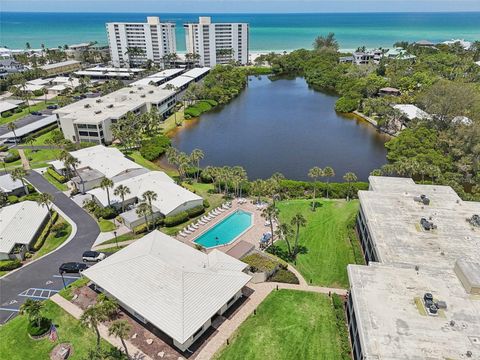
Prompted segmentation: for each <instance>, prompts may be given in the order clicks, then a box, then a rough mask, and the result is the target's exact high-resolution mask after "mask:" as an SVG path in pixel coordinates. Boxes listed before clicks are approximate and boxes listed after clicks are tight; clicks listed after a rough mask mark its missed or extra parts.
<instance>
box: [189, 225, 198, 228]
mask: <svg viewBox="0 0 480 360" xmlns="http://www.w3.org/2000/svg"><path fill="white" fill-rule="evenodd" d="M190 226H191V227H193V228H194V229H198V225H196V224H191V225H190Z"/></svg>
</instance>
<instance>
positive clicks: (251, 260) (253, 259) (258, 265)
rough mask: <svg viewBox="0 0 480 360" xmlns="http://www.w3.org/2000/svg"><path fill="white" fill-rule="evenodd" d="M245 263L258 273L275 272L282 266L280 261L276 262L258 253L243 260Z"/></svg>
mask: <svg viewBox="0 0 480 360" xmlns="http://www.w3.org/2000/svg"><path fill="white" fill-rule="evenodd" d="M242 261H243V262H244V263H247V264H248V265H250V269H251V270H252V272H256V271H257V270H258V271H273V270H275V268H276V267H277V266H280V263H279V262H278V261H275V260H274V259H272V258H271V257H269V256H265V255H261V254H258V253H254V254H251V255H247V256H245V257H244V258H242Z"/></svg>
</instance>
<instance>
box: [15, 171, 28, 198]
mask: <svg viewBox="0 0 480 360" xmlns="http://www.w3.org/2000/svg"><path fill="white" fill-rule="evenodd" d="M10 176H11V177H12V180H13V181H17V180H20V181H21V182H22V185H23V189H24V190H25V194H27V195H28V194H29V191H28V186H27V185H26V184H25V177H26V176H27V171H26V170H24V169H23V168H15V169H13V171H12V172H11V173H10Z"/></svg>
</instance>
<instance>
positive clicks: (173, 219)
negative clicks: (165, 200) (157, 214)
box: [163, 211, 189, 227]
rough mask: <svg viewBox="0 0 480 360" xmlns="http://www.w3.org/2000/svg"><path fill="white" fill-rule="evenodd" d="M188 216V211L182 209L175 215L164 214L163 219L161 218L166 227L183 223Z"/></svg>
mask: <svg viewBox="0 0 480 360" xmlns="http://www.w3.org/2000/svg"><path fill="white" fill-rule="evenodd" d="M188 218H189V216H188V213H187V212H186V211H182V212H179V213H178V214H176V215H172V216H166V217H165V219H164V220H163V224H164V225H165V226H166V227H172V226H176V225H179V224H181V223H184V222H185V221H187V220H188Z"/></svg>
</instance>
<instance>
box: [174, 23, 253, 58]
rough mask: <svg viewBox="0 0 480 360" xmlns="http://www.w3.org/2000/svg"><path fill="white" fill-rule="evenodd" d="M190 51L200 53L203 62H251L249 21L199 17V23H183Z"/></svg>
mask: <svg viewBox="0 0 480 360" xmlns="http://www.w3.org/2000/svg"><path fill="white" fill-rule="evenodd" d="M183 27H184V28H185V41H186V49H187V53H193V54H197V55H198V56H199V58H198V63H199V65H201V66H209V67H211V66H215V65H216V64H227V63H229V62H231V61H232V60H233V61H235V62H237V63H240V64H243V65H244V64H247V63H248V24H246V23H212V20H211V18H210V17H203V16H201V17H199V21H198V23H188V24H184V25H183Z"/></svg>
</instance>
